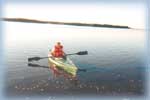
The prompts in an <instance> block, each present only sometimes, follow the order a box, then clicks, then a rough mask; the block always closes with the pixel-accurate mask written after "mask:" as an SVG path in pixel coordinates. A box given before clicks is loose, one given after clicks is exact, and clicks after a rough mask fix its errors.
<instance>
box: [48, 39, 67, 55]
mask: <svg viewBox="0 0 150 100" xmlns="http://www.w3.org/2000/svg"><path fill="white" fill-rule="evenodd" d="M51 55H52V56H53V57H58V58H63V57H64V56H65V53H64V51H63V46H62V45H61V43H60V42H57V43H56V45H55V46H54V48H53V49H52V51H51Z"/></svg>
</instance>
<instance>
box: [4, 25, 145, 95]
mask: <svg viewBox="0 0 150 100" xmlns="http://www.w3.org/2000/svg"><path fill="white" fill-rule="evenodd" d="M6 25H7V28H8V29H9V31H8V32H7V31H6V33H7V34H6V41H5V44H6V45H5V49H6V52H5V56H6V57H5V58H6V86H5V87H6V88H5V90H6V95H14V96H18V95H66V94H67V95H76V94H77V95H82V94H96V95H118V94H119V95H122V94H123V95H142V94H143V93H144V92H145V91H144V73H145V72H144V71H145V70H144V67H145V62H144V50H145V48H144V43H145V37H144V35H145V33H144V31H142V30H132V29H129V30H127V29H107V28H89V27H73V26H59V25H30V24H25V23H23V24H19V27H20V28H19V29H18V28H17V25H14V23H9V24H8V23H6ZM13 26H16V27H13ZM11 27H12V28H11ZM8 29H7V30H8ZM16 30H17V31H16ZM10 36H11V37H10ZM57 41H61V42H62V44H63V45H64V49H65V52H66V53H76V52H78V51H83V50H87V51H88V55H84V56H78V55H74V56H70V58H71V59H72V61H73V62H74V63H75V64H76V66H77V67H78V68H81V69H86V72H82V71H79V72H78V73H77V81H76V82H74V81H73V80H70V79H68V78H65V77H56V78H54V77H53V73H52V72H51V71H50V70H49V69H47V68H42V67H41V68H35V67H28V62H27V59H28V57H34V56H41V57H44V56H47V54H48V52H49V50H50V48H52V47H53V45H54V44H55V42H57ZM33 63H35V64H39V65H41V66H47V65H48V60H47V59H43V60H40V61H38V62H36V61H35V62H33ZM74 83H75V84H74Z"/></svg>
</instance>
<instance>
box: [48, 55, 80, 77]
mask: <svg viewBox="0 0 150 100" xmlns="http://www.w3.org/2000/svg"><path fill="white" fill-rule="evenodd" d="M48 57H49V58H48V61H49V63H50V65H51V66H52V65H55V66H56V67H57V68H58V69H60V70H63V71H64V72H66V73H67V74H70V75H71V76H72V77H76V74H77V70H78V68H77V67H76V65H75V64H74V63H73V62H72V61H71V59H70V58H69V57H66V58H56V57H53V56H52V55H50V54H49V55H48Z"/></svg>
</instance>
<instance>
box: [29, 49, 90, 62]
mask: <svg viewBox="0 0 150 100" xmlns="http://www.w3.org/2000/svg"><path fill="white" fill-rule="evenodd" d="M87 54H88V52H87V51H80V52H77V53H72V54H65V55H66V56H68V55H87ZM45 58H50V57H32V58H28V61H29V62H30V61H33V60H34V61H38V60H40V59H45Z"/></svg>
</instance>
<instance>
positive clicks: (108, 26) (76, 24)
mask: <svg viewBox="0 0 150 100" xmlns="http://www.w3.org/2000/svg"><path fill="white" fill-rule="evenodd" d="M2 20H3V21H11V22H25V23H39V24H58V25H73V26H89V27H106V28H125V29H130V27H129V26H122V25H110V24H93V23H77V22H58V21H41V20H34V19H26V18H3V19H2Z"/></svg>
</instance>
